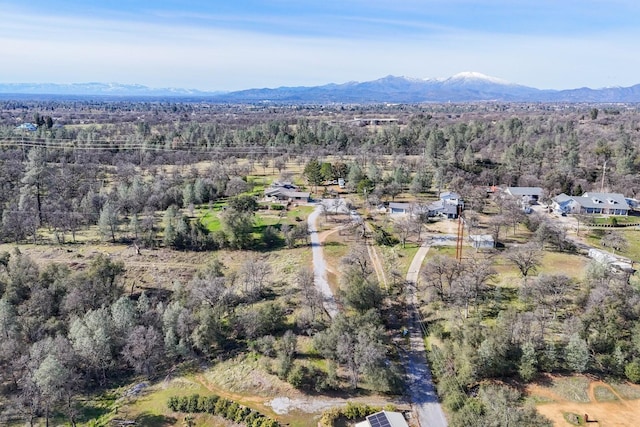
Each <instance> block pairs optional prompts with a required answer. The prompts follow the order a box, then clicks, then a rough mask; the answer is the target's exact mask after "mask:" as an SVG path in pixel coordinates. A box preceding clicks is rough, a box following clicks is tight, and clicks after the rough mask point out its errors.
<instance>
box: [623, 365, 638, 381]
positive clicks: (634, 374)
mask: <svg viewBox="0 0 640 427" xmlns="http://www.w3.org/2000/svg"><path fill="white" fill-rule="evenodd" d="M624 375H625V376H626V377H627V379H628V380H629V381H631V382H632V383H636V384H639V383H640V362H639V361H637V360H634V361H633V362H630V363H627V366H625V367H624Z"/></svg>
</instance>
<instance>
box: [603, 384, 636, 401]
mask: <svg viewBox="0 0 640 427" xmlns="http://www.w3.org/2000/svg"><path fill="white" fill-rule="evenodd" d="M610 385H611V387H612V388H613V389H614V390H615V391H616V393H618V394H619V395H620V396H622V398H623V399H627V400H635V399H640V386H639V385H632V384H629V383H611V384H610Z"/></svg>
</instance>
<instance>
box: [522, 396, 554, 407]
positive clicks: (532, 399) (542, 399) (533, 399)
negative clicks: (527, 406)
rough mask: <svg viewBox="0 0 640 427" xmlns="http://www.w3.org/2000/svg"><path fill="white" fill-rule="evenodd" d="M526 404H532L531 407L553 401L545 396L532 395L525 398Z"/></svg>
mask: <svg viewBox="0 0 640 427" xmlns="http://www.w3.org/2000/svg"><path fill="white" fill-rule="evenodd" d="M525 402H526V403H532V404H533V405H540V404H542V403H553V402H555V400H553V399H551V398H550V397H547V396H540V395H537V394H536V395H533V396H528V397H526V398H525Z"/></svg>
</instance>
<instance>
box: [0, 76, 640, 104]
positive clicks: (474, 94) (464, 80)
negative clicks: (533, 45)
mask: <svg viewBox="0 0 640 427" xmlns="http://www.w3.org/2000/svg"><path fill="white" fill-rule="evenodd" d="M0 94H5V95H2V97H3V98H7V97H9V96H10V95H7V94H18V95H21V96H22V97H27V96H35V95H44V94H46V95H53V96H58V97H64V96H94V97H96V96H98V97H108V96H111V97H128V98H141V97H155V98H182V99H206V100H207V101H209V102H235V103H255V102H277V103H387V102H391V103H421V102H471V101H505V102H595V103H597V102H640V85H636V86H631V87H627V88H605V89H589V88H580V89H570V90H560V91H558V90H540V89H536V88H533V87H528V86H523V85H519V84H516V83H511V82H508V81H505V80H502V79H499V78H496V77H491V76H487V75H484V74H481V73H477V72H463V73H459V74H456V75H454V76H451V77H447V78H429V79H418V78H410V77H396V76H386V77H382V78H380V79H377V80H372V81H368V82H353V81H352V82H347V83H342V84H336V83H330V84H326V85H323V86H313V87H305V86H297V87H279V88H262V89H247V90H241V91H236V92H228V93H222V92H203V91H198V90H193V89H173V88H164V89H153V88H149V87H146V86H142V85H123V84H117V83H74V84H66V85H62V84H53V83H45V84H26V83H25V84H0ZM14 96H15V95H14Z"/></svg>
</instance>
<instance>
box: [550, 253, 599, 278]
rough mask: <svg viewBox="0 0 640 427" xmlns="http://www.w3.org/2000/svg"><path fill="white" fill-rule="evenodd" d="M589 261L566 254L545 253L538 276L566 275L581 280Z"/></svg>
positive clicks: (578, 256)
mask: <svg viewBox="0 0 640 427" xmlns="http://www.w3.org/2000/svg"><path fill="white" fill-rule="evenodd" d="M588 263H589V259H588V258H585V257H583V256H581V255H575V254H569V253H565V252H551V251H545V252H544V255H543V257H542V264H541V265H540V268H538V274H559V273H560V272H561V273H562V274H565V275H567V276H569V277H572V278H581V277H582V275H583V274H584V269H585V267H586V266H587V264H588Z"/></svg>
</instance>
